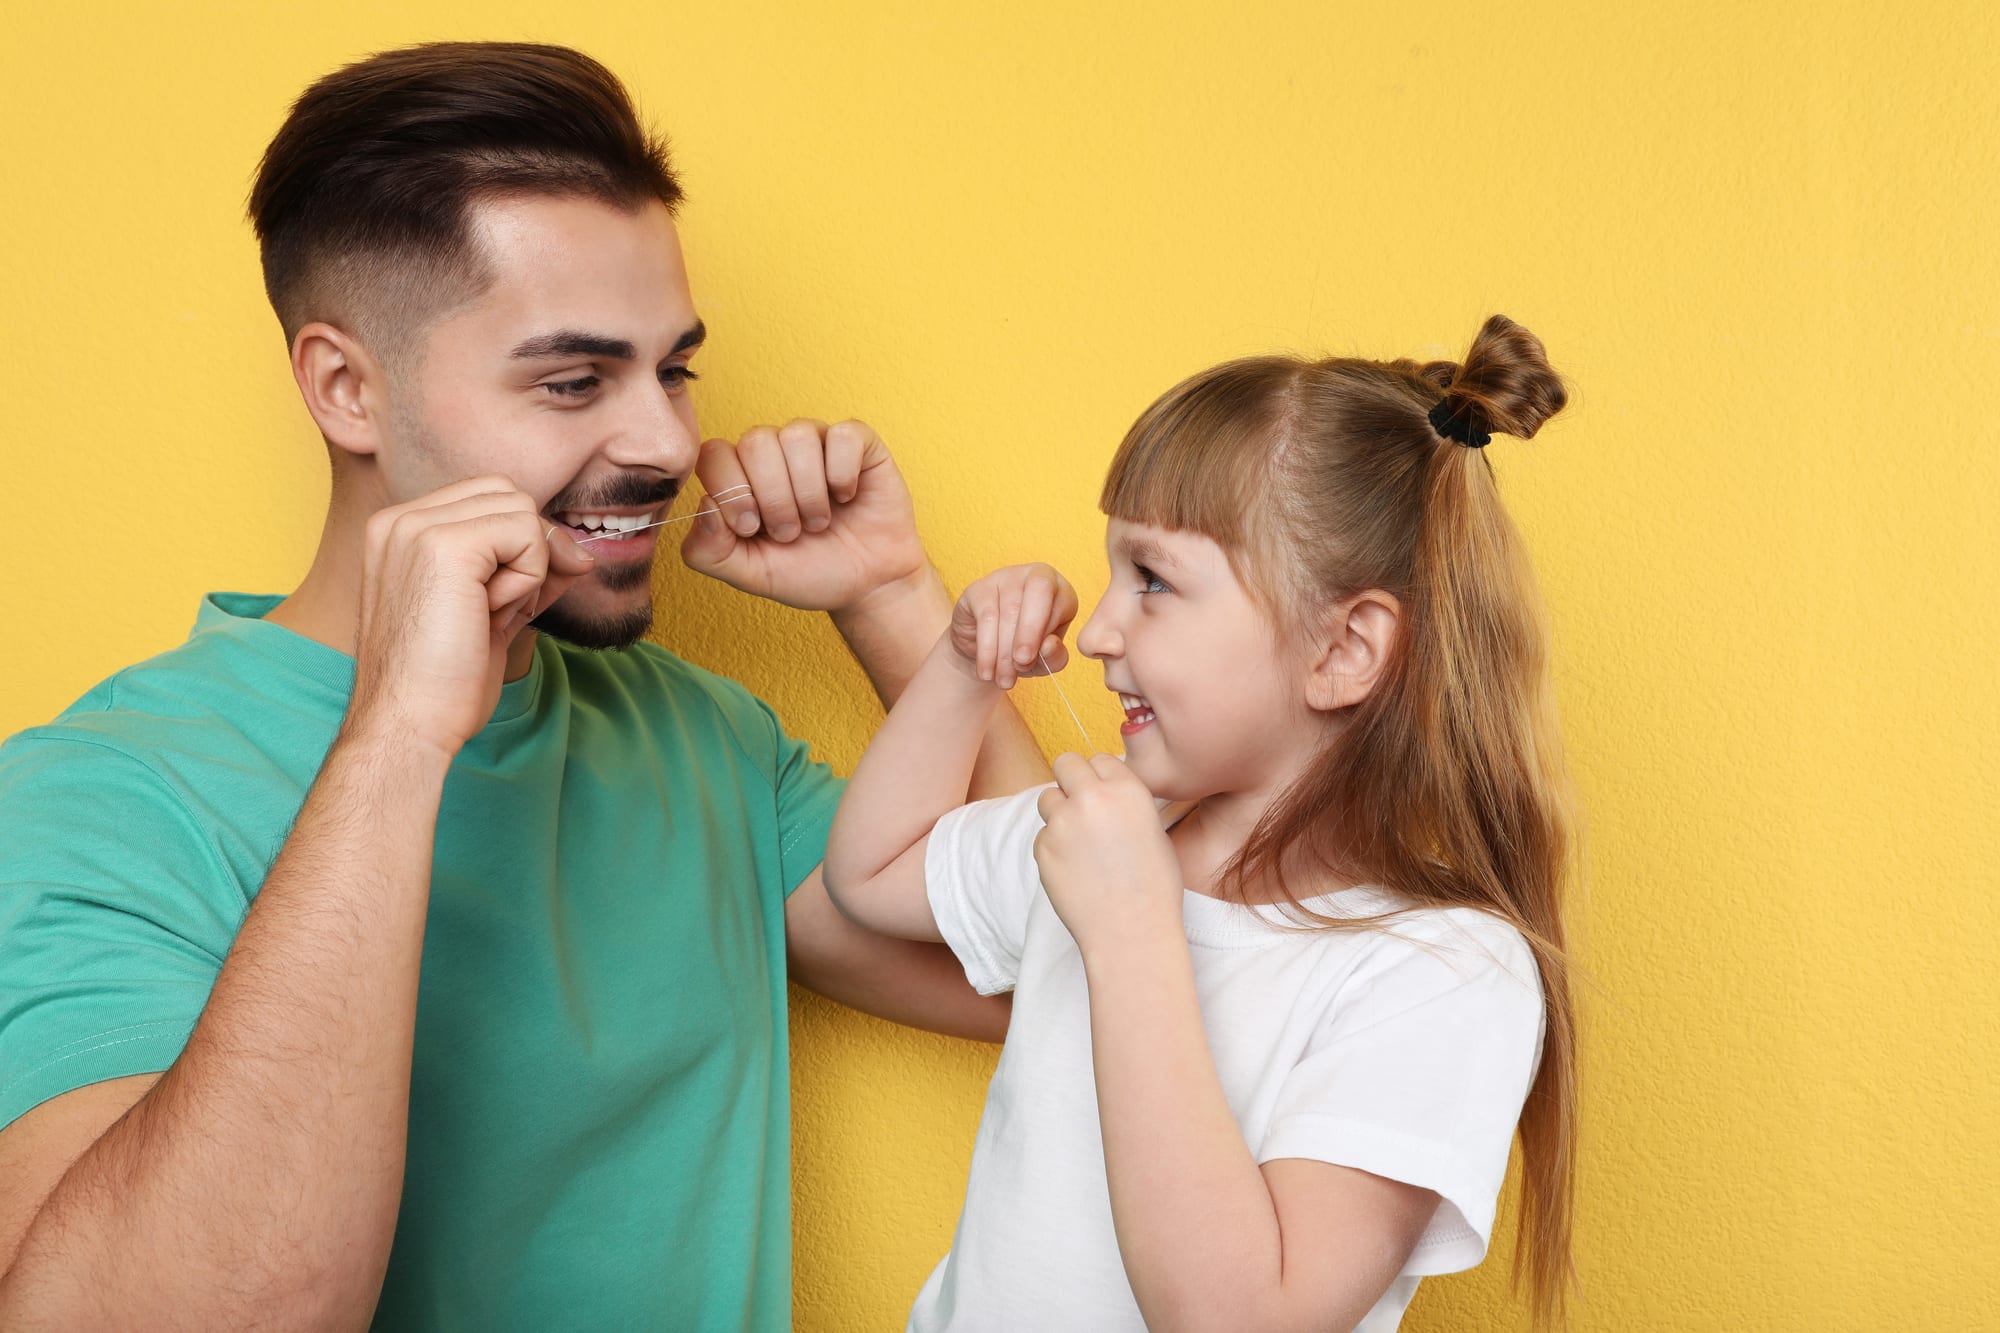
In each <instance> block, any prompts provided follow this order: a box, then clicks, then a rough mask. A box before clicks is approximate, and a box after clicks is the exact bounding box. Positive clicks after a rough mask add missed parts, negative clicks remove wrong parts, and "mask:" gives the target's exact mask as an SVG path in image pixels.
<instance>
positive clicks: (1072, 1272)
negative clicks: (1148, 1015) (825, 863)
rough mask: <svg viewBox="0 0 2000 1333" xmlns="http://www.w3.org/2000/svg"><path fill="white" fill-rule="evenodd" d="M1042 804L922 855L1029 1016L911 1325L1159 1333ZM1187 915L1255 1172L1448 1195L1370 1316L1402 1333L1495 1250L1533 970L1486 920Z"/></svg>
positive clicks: (1386, 900) (1372, 905)
mask: <svg viewBox="0 0 2000 1333" xmlns="http://www.w3.org/2000/svg"><path fill="white" fill-rule="evenodd" d="M1040 794H1041V791H1040V789H1037V790H1034V791H1027V792H1022V793H1020V794H1019V795H1016V796H1010V797H1006V798H1004V799H1002V800H997V801H982V802H980V803H978V804H976V805H969V806H966V807H965V808H964V809H962V810H955V811H953V812H952V813H950V814H948V815H946V816H945V817H944V818H943V819H942V820H940V821H939V822H938V825H937V827H936V829H935V830H934V831H933V832H932V834H931V841H930V849H929V853H928V856H927V858H926V860H925V863H924V873H925V877H926V879H927V881H928V885H929V894H930V903H931V910H932V912H933V913H934V914H935V915H936V917H937V924H938V928H939V930H940V931H941V932H942V933H943V935H944V938H945V941H946V942H947V943H948V944H950V946H951V948H952V950H953V951H954V952H955V953H956V954H957V955H958V958H959V961H960V962H961V963H963V964H964V966H965V973H966V976H967V977H968V978H969V979H970V980H971V982H972V984H973V985H974V986H975V987H977V988H978V989H979V991H980V993H981V994H987V995H991V994H996V993H998V992H1001V991H1006V990H1012V991H1013V992H1014V1013H1013V1018H1012V1020H1011V1022H1010V1025H1009V1027H1008V1030H1007V1044H1006V1046H1005V1048H1004V1049H1003V1050H1002V1051H1001V1054H1000V1064H999V1067H998V1068H997V1069H996V1070H995V1071H994V1074H993V1082H992V1085H991V1086H990V1087H989V1088H988V1090H987V1094H986V1110H985V1113H984V1115H982V1116H981V1118H980V1121H979V1134H978V1138H977V1140H976V1141H975V1144H974V1147H973V1155H972V1172H971V1177H970V1179H969V1180H968V1182H967V1185H966V1192H965V1208H964V1211H963V1212H962V1213H961V1214H960V1216H959V1221H958V1232H957V1235H956V1237H955V1238H954V1239H953V1242H952V1248H951V1252H950V1253H949V1254H947V1255H945V1257H944V1260H943V1262H941V1263H940V1264H939V1265H938V1266H937V1269H936V1270H935V1271H934V1272H932V1274H931V1276H930V1280H929V1281H928V1282H926V1283H925V1284H924V1289H923V1291H922V1292H921V1293H920V1294H919V1295H918V1297H917V1301H916V1306H915V1308H914V1309H912V1310H911V1312H910V1321H909V1328H910V1329H911V1330H914V1333H935V1331H937V1330H952V1331H953V1333H989V1331H990V1333H1022V1330H1029V1329H1032V1330H1037V1333H1068V1331H1069V1330H1077V1331H1078V1333H1085V1331H1087V1333H1101V1331H1102V1330H1120V1329H1132V1330H1143V1329H1144V1328H1145V1322H1144V1320H1143V1319H1142V1318H1141V1317H1140V1314H1139V1307H1138V1303H1137V1302H1136V1301H1135V1300H1134V1299H1133V1297H1132V1288H1131V1284H1130V1283H1129V1282H1128V1281H1127V1280H1126V1276H1125V1266H1124V1262H1123V1260H1122V1259H1121V1258H1120V1256H1119V1253H1118V1238H1117V1234H1116V1233H1115V1231H1114V1230H1113V1229H1112V1224H1111V1195H1110V1189H1109V1186H1108V1185H1107V1183H1106V1181H1105V1174H1104V1144H1103V1140H1102V1138H1101V1136H1100V1135H1101V1131H1100V1129H1099V1124H1098V1119H1097V1093H1096V1084H1095V1075H1094V1072H1093V1069H1092V1065H1091V1052H1090V1017H1089V1014H1090V1005H1089V994H1088V990H1087V988H1086V985H1085V981H1084V974H1083V960H1082V958H1081V956H1079V954H1078V953H1077V949H1076V943H1075V941H1074V940H1072V939H1071V938H1070V934H1069V931H1068V929H1067V928H1065V927H1064V925H1063V924H1062V921H1061V919H1060V918H1058V917H1057V916H1056V914H1055V909H1054V908H1052V907H1051V906H1050V905H1049V900H1048V897H1047V896H1046V895H1045V894H1044V893H1043V892H1042V885H1041V879H1040V876H1039V874H1038V872H1037V870H1036V868H1035V861H1034V852H1033V845H1034V839H1035V835H1036V834H1037V833H1039V832H1040V831H1041V827H1042V821H1041V817H1040V815H1039V814H1037V813H1036V810H1035V802H1036V799H1037V798H1038V797H1039V796H1040ZM1307 905H1308V906H1310V907H1312V908H1313V909H1314V910H1316V911H1319V912H1322V913H1325V914H1327V915H1350V916H1366V915H1371V914H1373V913H1376V912H1381V911H1385V910H1393V909H1394V908H1396V907H1398V906H1401V905H1403V904H1402V902H1401V900H1399V899H1397V898H1396V897H1394V896H1393V895H1391V894H1388V893H1386V892H1384V891H1382V890H1379V889H1372V888H1358V889H1348V890H1345V891H1343V892H1340V893H1334V894H1328V895H1326V896H1324V897H1321V898H1316V899H1312V900H1311V901H1310V902H1309V903H1308V904H1307ZM1182 913H1183V917H1184V919H1185V921H1186V925H1187V938H1188V950H1189V953H1190V954H1191V955H1192V956H1193V959H1194V977H1195V988H1196V991H1197V993H1198V995H1199V998H1200V1002H1201V1013H1202V1021H1203V1024H1204V1026H1205V1027H1206V1029H1207V1032H1208V1041H1209V1049H1210V1051H1211V1052H1212V1053H1213V1055H1214V1057H1215V1063H1216V1069H1217V1072H1218V1073H1219V1074H1220V1075H1221V1078H1222V1089H1223V1092H1224V1094H1225V1095H1226V1096H1227V1097H1228V1100H1229V1108H1230V1110H1231V1111H1233V1112H1234V1113H1235V1115H1236V1123H1237V1124H1238V1125H1240V1126H1241V1127H1242V1129H1243V1137H1244V1140H1245V1141H1246V1142H1247V1143H1248V1144H1249V1146H1250V1149H1251V1152H1252V1153H1253V1154H1254V1155H1255V1157H1256V1159H1257V1161H1258V1162H1259V1163H1263V1162H1268V1161H1272V1160H1274V1159H1276V1158H1281V1157H1302V1158H1310V1159H1313V1160H1315V1161H1321V1162H1332V1163H1336V1164H1338V1165H1342V1166H1351V1167H1358V1168H1360V1169H1361V1170H1364V1171H1372V1172H1374V1173H1375V1174H1376V1175H1380V1176H1386V1177H1388V1178H1389V1179H1392V1180H1401V1181H1407V1182H1409V1183H1411V1184H1414V1185H1421V1186H1423V1187H1424V1188H1426V1189H1431V1190H1435V1191H1437V1193H1438V1194H1439V1195H1440V1196H1442V1199H1443V1201H1442V1202H1441V1203H1440V1204H1439V1205H1438V1209H1437V1213H1436V1215H1435V1216H1434V1217H1432V1219H1431V1222H1430V1225H1429V1226H1428V1228H1426V1230H1425V1231H1424V1234H1423V1237H1422V1239H1421V1240H1419V1242H1418V1243H1417V1247H1416V1250H1415V1252H1414V1253H1412V1254H1411V1256H1410V1260H1409V1262H1408V1263H1407V1264H1406V1265H1405V1266H1404V1268H1403V1272H1402V1274H1401V1275H1400V1276H1399V1277H1398V1278H1397V1279H1396V1281H1395V1282H1394V1283H1393V1284H1392V1285H1391V1286H1390V1288H1389V1290H1388V1292H1387V1293H1386V1294H1385V1295H1384V1296H1383V1297H1382V1299H1381V1300H1380V1301H1378V1302H1377V1303H1376V1305H1375V1307H1374V1308H1373V1309H1372V1310H1370V1311H1369V1313H1368V1315H1367V1317H1366V1318H1365V1319H1363V1320H1362V1321H1361V1323H1360V1324H1358V1325H1356V1329H1357V1331H1358V1333H1388V1330H1393V1329H1394V1328H1395V1327H1396V1326H1397V1324H1398V1323H1399V1322H1400V1321H1401V1319H1402V1315H1403V1310H1404V1308H1405V1307H1406V1306H1407V1305H1408V1304H1409V1302H1410V1297H1411V1296H1412V1295H1413V1294H1414V1293H1415V1291H1416V1288H1417V1279H1418V1278H1419V1277H1422V1276H1425V1275H1428V1274H1432V1273H1451V1272H1456V1271H1458V1270H1460V1269H1464V1268H1471V1267H1473V1266H1474V1265H1476V1264H1478V1263H1479V1261H1480V1260H1481V1259H1483V1258H1484V1257H1485V1255H1486V1245H1487V1241H1488V1240H1489V1238H1490V1237H1491V1235H1492V1230H1493V1210H1494V1205H1495V1201H1496V1200H1497V1198H1498V1196H1499V1193H1500V1181H1501V1177H1502V1176H1503V1175H1504V1174H1505V1173H1506V1169H1507V1152H1508V1147H1509V1145H1510V1143H1511V1142H1512V1138H1513V1132H1514V1124H1515V1121H1516V1120H1517V1119H1518V1118H1519V1116H1520V1113H1521V1104H1522V1102H1523V1101H1524V1100H1525V1099H1526V1097H1527V1092H1528V1085H1529V1083H1530V1082H1531V1081H1532V1080H1533V1078H1534V1073H1535V1066H1536V1064H1537V1062H1538V1061H1539V1059H1540V1056H1541V1034H1542V997H1541V984H1540V981H1539V978H1538V975H1537V973H1536V970H1535V964H1534V958H1533V955H1532V954H1531V953H1530V951H1529V949H1528V945H1527V943H1526V941H1525V940H1523V939H1522V938H1521V936H1520V934H1519V933H1518V932H1517V931H1515V930H1514V929H1513V928H1512V927H1511V926H1508V925H1506V924H1505V923H1503V922H1501V921H1498V920H1496V919H1495V918H1493V917H1490V916H1488V915H1486V914H1485V913H1483V912H1476V911H1472V910H1470V909H1449V910H1446V909H1424V910H1421V911H1413V912H1411V913H1410V914H1409V915H1407V916H1405V917H1402V918H1400V919H1399V920H1397V921H1396V922H1395V923H1394V924H1393V925H1392V926H1384V927H1377V928H1373V929H1365V930H1354V931H1338V930H1328V929H1324V928H1320V929H1308V930H1302V929H1299V928H1298V926H1297V925H1296V923H1295V922H1292V923H1291V924H1287V923H1288V921H1289V920H1290V919H1289V918H1287V917H1286V916H1285V914H1284V912H1283V909H1281V908H1279V907H1276V906H1262V905H1260V906H1255V907H1250V906H1244V905H1241V904H1237V903H1229V902H1224V901H1222V900H1220V899H1217V898H1210V897H1206V896H1203V895H1201V894H1196V893H1187V894H1185V895H1184V897H1183V900H1182ZM1160 1165H1161V1169H1162V1170H1168V1171H1170V1170H1173V1169H1174V1165H1173V1163H1171V1162H1163V1163H1161V1164H1160ZM1327 1262H1329V1263H1338V1262H1340V1257H1339V1256H1338V1255H1330V1256H1328V1258H1327Z"/></svg>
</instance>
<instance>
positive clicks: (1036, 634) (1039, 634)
mask: <svg viewBox="0 0 2000 1333" xmlns="http://www.w3.org/2000/svg"><path fill="white" fill-rule="evenodd" d="M1055 600H1056V588H1055V583H1054V582H1053V581H1052V580H1050V579H1048V578H1045V577H1044V576H1042V575H1040V574H1033V575H1030V576H1029V578H1028V584H1027V587H1025V588H1023V589H1022V590H1021V624H1020V628H1019V630H1018V631H1017V632H1016V633H1015V635H1014V639H1013V643H1012V645H1011V646H1012V648H1013V651H1014V661H1015V663H1016V664H1017V665H1019V666H1021V667H1023V668H1026V667H1031V666H1034V665H1036V662H1035V659H1036V658H1037V657H1038V656H1040V655H1041V650H1042V641H1043V640H1044V639H1046V638H1047V637H1048V635H1049V631H1050V630H1051V629H1053V628H1054V625H1053V624H1052V623H1051V621H1050V619H1049V617H1050V614H1051V613H1052V612H1053V611H1054V610H1055Z"/></svg>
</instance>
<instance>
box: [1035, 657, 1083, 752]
mask: <svg viewBox="0 0 2000 1333" xmlns="http://www.w3.org/2000/svg"><path fill="white" fill-rule="evenodd" d="M1036 656H1037V657H1041V658H1042V670H1043V671H1046V672H1048V677H1049V684H1051V685H1053V686H1055V687H1056V694H1057V695H1058V696H1059V697H1060V698H1061V699H1062V701H1063V707H1064V708H1067V709H1069V720H1070V721H1072V722H1074V723H1076V731H1077V734H1078V735H1079V736H1081V737H1083V748H1084V749H1085V750H1089V749H1090V748H1091V743H1090V733H1089V732H1087V731H1085V730H1084V729H1083V719H1082V718H1080V717H1078V716H1077V715H1076V705H1075V704H1073V703H1071V702H1070V701H1069V694H1068V693H1067V692H1066V691H1065V690H1064V689H1063V687H1062V682H1061V681H1059V680H1057V679H1056V673H1055V672H1054V671H1053V670H1051V669H1050V667H1049V659H1048V658H1047V657H1043V656H1042V654H1040V653H1037V654H1036Z"/></svg>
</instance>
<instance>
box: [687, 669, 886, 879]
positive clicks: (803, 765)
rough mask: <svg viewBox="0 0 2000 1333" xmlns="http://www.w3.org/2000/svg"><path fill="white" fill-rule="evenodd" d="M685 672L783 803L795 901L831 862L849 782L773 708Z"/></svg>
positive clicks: (719, 680)
mask: <svg viewBox="0 0 2000 1333" xmlns="http://www.w3.org/2000/svg"><path fill="white" fill-rule="evenodd" d="M676 660H678V659H676ZM679 669H680V670H682V671H685V672H689V673H691V675H692V678H693V679H694V680H695V682H696V683H697V685H698V686H699V687H700V688H701V689H702V690H703V691H705V692H706V694H707V696H708V698H709V700H710V702H711V703H712V704H713V705H714V707H715V708H716V709H717V710H718V711H719V712H720V714H721V716H722V718H723V721H724V723H725V724H726V726H727V728H728V730H729V732H730V733H731V734H732V735H733V736H734V737H735V741H736V744H737V745H738V746H740V747H741V750H742V753H744V754H745V755H747V756H749V757H750V758H751V760H752V762H753V763H754V764H755V765H756V767H757V768H758V769H759V770H760V771H762V773H763V777H764V779H765V781H767V782H769V783H770V785H771V791H772V794H773V796H774V797H775V798H776V801H777V811H776V813H777V823H778V862H779V865H778V878H779V883H780V884H781V886H782V887H783V889H784V892H785V896H786V897H787V898H789V897H791V896H792V894H793V893H794V892H795V891H796V890H797V889H798V887H799V885H800V884H802V883H804V882H805V879H806V877H807V876H808V875H810V874H812V872H813V868H814V867H816V866H817V865H819V863H820V862H821V861H823V860H825V859H826V835H827V833H828V832H829V831H830V830H831V829H832V828H833V812H834V810H835V809H836V808H838V807H839V805H840V793H841V792H842V791H844V790H846V787H847V783H846V781H845V780H843V779H842V778H840V777H838V776H836V775H835V774H834V771H833V770H832V769H831V768H829V767H828V766H827V765H825V764H823V763H821V762H820V761H819V760H817V759H814V758H813V757H812V747H811V746H809V745H808V744H807V743H806V742H804V741H802V740H800V739H798V738H797V737H796V736H793V735H790V734H789V733H787V732H786V731H785V725H784V723H783V722H781V721H779V719H778V714H777V711H776V710H775V709H773V708H772V707H771V705H769V704H767V703H765V702H764V701H763V700H762V699H759V698H758V697H757V696H756V695H754V694H752V693H750V691H748V690H746V689H744V688H743V686H742V685H740V684H738V683H737V682H736V681H733V680H730V679H729V678H728V677H727V676H718V675H716V674H714V673H713V672H709V671H703V670H701V669H700V668H698V667H692V666H689V665H687V664H685V663H682V664H681V665H680V668H679Z"/></svg>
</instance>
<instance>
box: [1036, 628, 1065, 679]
mask: <svg viewBox="0 0 2000 1333" xmlns="http://www.w3.org/2000/svg"><path fill="white" fill-rule="evenodd" d="M1040 660H1041V662H1042V663H1045V664H1046V665H1047V668H1048V673H1049V674H1050V675H1052V676H1053V675H1054V674H1055V673H1056V672H1058V671H1061V670H1062V669H1063V668H1064V667H1066V666H1068V665H1069V648H1068V646H1067V645H1065V644H1064V643H1063V641H1062V640H1061V639H1059V638H1057V637H1056V636H1055V635H1053V634H1051V635H1049V637H1048V638H1046V639H1043V640H1042V649H1041V659H1040Z"/></svg>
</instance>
